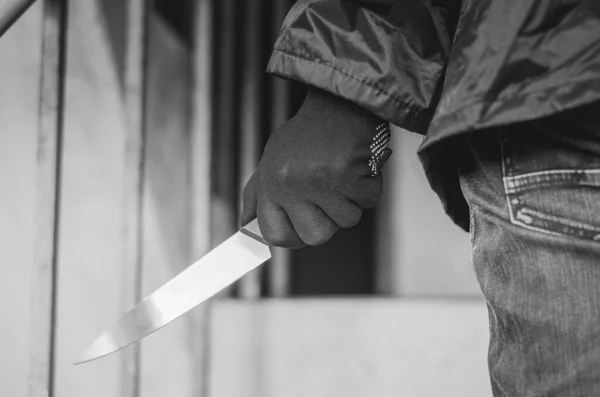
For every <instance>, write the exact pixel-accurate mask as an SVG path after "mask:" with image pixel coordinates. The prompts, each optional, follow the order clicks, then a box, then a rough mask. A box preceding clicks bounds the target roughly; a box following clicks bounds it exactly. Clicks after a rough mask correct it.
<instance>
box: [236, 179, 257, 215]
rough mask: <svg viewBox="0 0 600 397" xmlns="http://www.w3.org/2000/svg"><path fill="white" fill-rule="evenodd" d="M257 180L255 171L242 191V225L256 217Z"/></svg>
mask: <svg viewBox="0 0 600 397" xmlns="http://www.w3.org/2000/svg"><path fill="white" fill-rule="evenodd" d="M257 180H258V178H257V177H256V173H254V174H252V176H251V177H250V179H249V180H248V182H247V183H246V186H244V191H243V193H242V203H243V204H242V215H241V216H240V219H241V223H242V226H246V225H247V224H248V223H250V222H251V221H252V220H253V219H254V218H256V198H257V194H258V193H257V192H258V184H257V183H256V181H257Z"/></svg>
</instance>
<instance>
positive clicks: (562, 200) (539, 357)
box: [459, 118, 600, 397]
mask: <svg viewBox="0 0 600 397" xmlns="http://www.w3.org/2000/svg"><path fill="white" fill-rule="evenodd" d="M579 124H581V123H579ZM597 125H598V128H597V131H594V129H593V128H585V127H581V125H578V123H576V122H574V121H573V120H572V119H571V121H569V119H568V118H552V119H546V120H542V121H539V122H535V123H526V124H519V125H513V126H509V127H505V128H502V129H495V130H490V131H488V132H486V133H480V134H473V135H470V136H466V137H465V145H464V147H465V152H464V153H463V158H462V160H461V164H460V166H459V175H460V183H461V188H462V191H463V194H464V195H465V198H466V199H467V202H468V203H469V208H470V214H471V230H470V232H471V240H472V245H473V266H474V270H475V274H476V276H477V280H478V282H479V284H480V287H481V290H482V292H483V295H484V297H485V300H486V303H487V307H488V312H489V323H490V345H489V352H488V364H489V372H490V377H491V382H492V390H493V394H494V396H495V397H498V396H503V397H504V396H510V397H515V396H531V397H533V396H535V397H537V396H545V397H547V396H560V397H567V396H600V123H598V124H597Z"/></svg>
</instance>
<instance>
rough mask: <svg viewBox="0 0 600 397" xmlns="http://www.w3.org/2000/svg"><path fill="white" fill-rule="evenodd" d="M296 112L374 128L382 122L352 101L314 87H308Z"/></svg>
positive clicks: (300, 114)
mask: <svg viewBox="0 0 600 397" xmlns="http://www.w3.org/2000/svg"><path fill="white" fill-rule="evenodd" d="M297 114H298V115H299V116H307V117H311V118H315V117H317V118H327V119H334V120H343V122H344V124H346V123H348V124H354V125H355V126H356V127H362V128H365V127H368V128H375V127H376V126H377V125H379V124H382V123H384V121H383V120H382V119H380V118H379V117H377V116H375V115H374V114H373V113H371V112H370V111H368V110H367V109H365V108H363V107H361V106H359V105H357V104H355V103H354V102H352V101H349V100H347V99H345V98H342V97H340V96H337V95H334V94H332V93H330V92H328V91H325V90H322V89H319V88H315V87H309V89H308V93H307V95H306V98H305V100H304V103H303V104H302V106H301V108H300V110H298V113H297Z"/></svg>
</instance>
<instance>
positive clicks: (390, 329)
mask: <svg viewBox="0 0 600 397" xmlns="http://www.w3.org/2000/svg"><path fill="white" fill-rule="evenodd" d="M213 312H214V317H213V322H212V333H211V335H212V337H213V342H212V343H213V346H214V349H215V351H217V352H218V354H215V355H213V356H212V362H211V378H210V384H211V394H210V396H211V397H238V396H242V395H243V396H246V397H279V396H286V397H296V396H297V397H300V396H302V397H304V396H327V397H337V396H339V397H355V396H356V397H364V396H370V397H384V396H385V397H387V396H447V397H452V396H457V397H458V396H460V397H462V396H482V397H483V396H490V395H491V392H490V386H489V377H488V375H487V364H486V362H487V359H486V356H487V354H486V353H487V340H488V326H487V314H486V309H485V305H484V304H483V303H482V302H481V303H480V302H468V301H462V302H461V301H457V302H450V301H448V302H441V301H418V300H380V299H372V300H355V299H349V300H328V301H323V300H297V301H266V302H265V301H263V302H261V303H251V302H249V303H240V302H233V301H223V302H218V303H215V305H214V306H213Z"/></svg>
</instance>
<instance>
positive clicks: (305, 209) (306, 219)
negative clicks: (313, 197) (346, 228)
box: [286, 203, 339, 246]
mask: <svg viewBox="0 0 600 397" xmlns="http://www.w3.org/2000/svg"><path fill="white" fill-rule="evenodd" d="M286 213H287V214H288V216H289V219H290V220H291V221H292V224H293V225H294V229H295V230H296V233H298V236H300V238H301V239H302V241H303V242H305V243H306V244H308V245H312V246H316V245H321V244H323V243H325V242H326V241H327V240H329V239H330V238H331V237H332V236H333V235H334V234H335V232H336V231H337V230H338V229H339V227H338V225H337V224H336V223H335V222H334V221H333V220H331V218H330V217H329V216H327V214H326V213H325V212H324V211H323V210H322V209H321V208H319V207H317V206H316V205H314V204H311V203H302V204H296V205H294V206H293V207H290V208H286Z"/></svg>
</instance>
